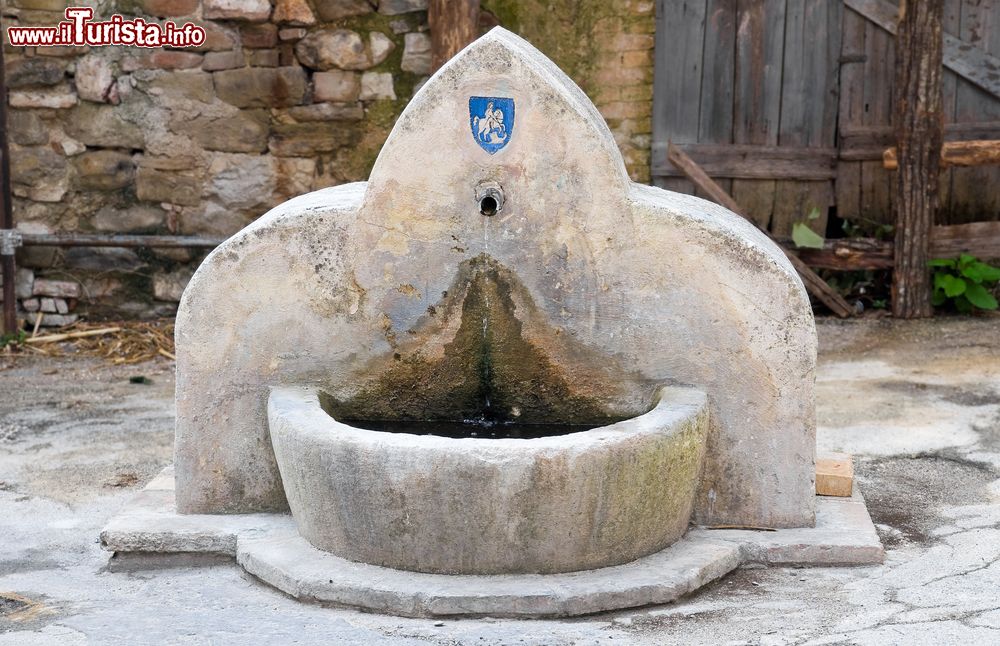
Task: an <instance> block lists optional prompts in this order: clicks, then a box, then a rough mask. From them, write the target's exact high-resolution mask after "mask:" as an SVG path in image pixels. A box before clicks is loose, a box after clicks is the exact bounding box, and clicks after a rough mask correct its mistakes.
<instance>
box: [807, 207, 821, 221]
mask: <svg viewBox="0 0 1000 646" xmlns="http://www.w3.org/2000/svg"><path fill="white" fill-rule="evenodd" d="M806 219H807V220H818V219H819V209H818V208H816V207H815V206H814V207H812V210H810V211H809V214H808V215H807V216H806Z"/></svg>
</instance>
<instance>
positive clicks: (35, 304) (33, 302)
mask: <svg viewBox="0 0 1000 646" xmlns="http://www.w3.org/2000/svg"><path fill="white" fill-rule="evenodd" d="M0 300H3V297H2V296H0ZM21 307H22V308H23V309H24V311H25V312H37V311H39V310H40V309H42V301H41V299H38V298H25V299H24V300H22V301H21Z"/></svg>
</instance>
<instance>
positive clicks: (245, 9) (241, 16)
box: [202, 0, 271, 22]
mask: <svg viewBox="0 0 1000 646" xmlns="http://www.w3.org/2000/svg"><path fill="white" fill-rule="evenodd" d="M202 5H203V9H202V11H203V15H204V16H205V18H208V19H210V20H244V21H247V22H265V21H266V20H267V19H268V18H269V17H270V16H271V3H270V2H268V0H204V2H203V3H202Z"/></svg>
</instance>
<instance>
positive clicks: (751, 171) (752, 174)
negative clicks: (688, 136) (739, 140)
mask: <svg viewBox="0 0 1000 646" xmlns="http://www.w3.org/2000/svg"><path fill="white" fill-rule="evenodd" d="M675 145H676V146H677V147H678V148H680V149H681V150H683V151H684V152H685V153H686V154H688V155H689V156H691V157H692V158H694V159H695V161H696V162H697V163H698V164H699V165H700V166H702V167H703V168H704V169H705V171H706V172H707V173H709V174H710V175H711V176H712V177H730V178H731V177H739V178H744V179H747V178H767V179H797V180H829V179H833V177H834V176H835V173H836V168H835V164H836V161H837V150H836V148H803V147H792V146H751V145H729V146H727V145H724V144H675ZM666 149H667V146H664V145H662V144H655V145H654V146H653V174H654V175H659V176H663V177H675V176H678V175H681V174H682V173H681V171H679V170H678V169H677V168H675V167H674V166H673V165H671V164H670V163H669V162H668V161H667V157H666V152H667V151H666Z"/></svg>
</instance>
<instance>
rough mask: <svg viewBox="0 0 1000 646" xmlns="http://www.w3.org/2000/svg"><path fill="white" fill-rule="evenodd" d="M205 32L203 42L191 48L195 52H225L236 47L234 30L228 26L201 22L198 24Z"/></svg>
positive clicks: (236, 36) (237, 38) (236, 38)
mask: <svg viewBox="0 0 1000 646" xmlns="http://www.w3.org/2000/svg"><path fill="white" fill-rule="evenodd" d="M199 24H200V25H201V27H202V28H203V29H204V30H205V42H203V43H202V44H201V45H198V46H197V47H193V48H191V49H192V51H196V52H225V51H229V50H231V49H233V48H234V47H235V46H236V43H237V41H238V40H239V37H238V35H237V32H236V30H235V29H233V28H232V27H230V26H229V25H222V24H219V23H216V22H206V21H202V22H200V23H199Z"/></svg>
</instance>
